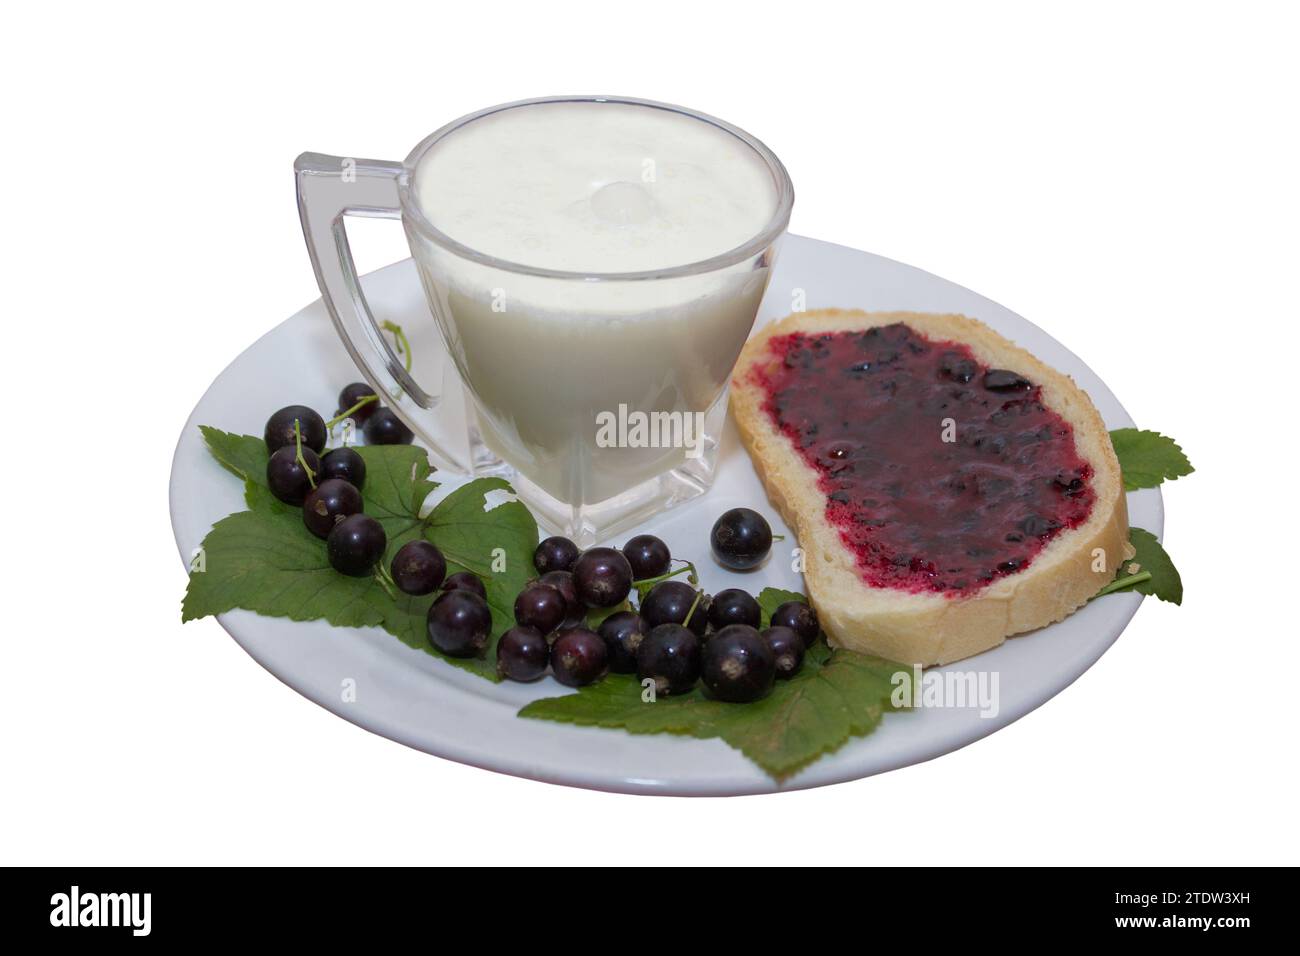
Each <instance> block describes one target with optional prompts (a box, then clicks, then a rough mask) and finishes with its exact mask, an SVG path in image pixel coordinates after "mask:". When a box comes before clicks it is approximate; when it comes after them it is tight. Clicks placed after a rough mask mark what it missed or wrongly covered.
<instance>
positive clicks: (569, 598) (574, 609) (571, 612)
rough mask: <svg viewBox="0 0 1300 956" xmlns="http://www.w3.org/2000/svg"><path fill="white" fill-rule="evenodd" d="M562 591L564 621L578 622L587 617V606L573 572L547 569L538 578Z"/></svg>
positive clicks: (566, 622) (568, 622)
mask: <svg viewBox="0 0 1300 956" xmlns="http://www.w3.org/2000/svg"><path fill="white" fill-rule="evenodd" d="M537 580H538V581H539V582H541V583H542V584H548V585H550V586H551V587H553V588H555V590H557V591H559V592H560V596H561V597H562V598H564V623H565V624H577V623H580V622H582V621H584V620H586V617H587V606H586V605H585V604H583V603H582V600H581V599H580V598H579V597H578V587H577V585H575V584H574V583H573V574H572V573H571V572H569V571H547V572H546V573H545V574H543V575H542V576H541V577H540V578H538V579H537Z"/></svg>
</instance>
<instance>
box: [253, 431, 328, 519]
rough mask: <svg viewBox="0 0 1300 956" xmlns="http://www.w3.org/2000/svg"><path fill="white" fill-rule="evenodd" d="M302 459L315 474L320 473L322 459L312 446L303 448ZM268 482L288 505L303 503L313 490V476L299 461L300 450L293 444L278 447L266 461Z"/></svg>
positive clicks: (273, 490) (272, 492)
mask: <svg viewBox="0 0 1300 956" xmlns="http://www.w3.org/2000/svg"><path fill="white" fill-rule="evenodd" d="M302 460H303V461H305V462H306V463H307V467H308V468H310V469H311V470H312V473H313V474H320V468H321V464H320V459H319V458H317V457H316V453H315V452H314V451H312V450H311V449H310V448H306V447H304V448H303V450H302ZM266 484H267V487H268V488H270V489H271V494H273V495H275V496H276V497H277V498H279V499H280V500H281V501H283V502H284V503H285V504H287V505H301V504H302V503H303V502H304V501H306V500H307V495H308V494H309V493H310V492H311V478H310V477H308V475H307V471H306V469H304V468H303V467H302V465H301V464H300V463H299V462H298V452H297V449H296V448H294V446H293V445H287V446H285V447H284V448H280V449H277V450H276V452H275V453H274V454H273V455H271V458H270V460H268V461H267V463H266Z"/></svg>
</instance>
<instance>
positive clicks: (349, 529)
mask: <svg viewBox="0 0 1300 956" xmlns="http://www.w3.org/2000/svg"><path fill="white" fill-rule="evenodd" d="M387 547H388V535H386V534H385V533H384V526H383V525H381V524H380V523H379V522H378V521H376V520H375V519H374V518H372V517H370V516H369V515H363V514H357V515H352V516H350V517H347V518H344V519H343V520H342V521H340V522H339V523H338V524H336V525H335V526H334V530H333V531H331V532H330V535H329V537H328V538H326V539H325V550H326V552H327V553H328V554H329V559H330V564H331V565H332V566H333V567H334V570H335V571H341V572H342V573H344V574H348V575H351V576H352V577H354V578H361V577H365V576H366V575H367V574H369V573H370V572H371V571H372V570H373V569H374V567H375V565H376V564H378V563H379V562H380V560H381V559H382V558H383V557H384V549H385V548H387Z"/></svg>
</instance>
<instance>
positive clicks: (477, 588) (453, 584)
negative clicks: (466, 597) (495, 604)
mask: <svg viewBox="0 0 1300 956" xmlns="http://www.w3.org/2000/svg"><path fill="white" fill-rule="evenodd" d="M442 589H443V590H444V591H468V592H469V593H470V594H477V595H478V596H479V597H481V598H482V599H483V600H485V601H486V600H487V588H485V587H484V586H483V580H482V579H481V578H480V577H479V576H478V575H477V574H475V573H474V572H473V571H457V572H456V573H455V574H449V575H448V576H447V580H445V581H443V582H442Z"/></svg>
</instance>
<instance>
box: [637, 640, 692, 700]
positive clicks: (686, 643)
mask: <svg viewBox="0 0 1300 956" xmlns="http://www.w3.org/2000/svg"><path fill="white" fill-rule="evenodd" d="M636 676H637V679H638V680H646V679H647V678H649V679H650V680H653V681H654V682H655V694H657V695H661V696H664V697H667V696H670V695H673V694H687V693H690V690H691V688H692V687H694V686H695V682H696V681H697V680H699V678H700V639H699V637H698V636H697V635H696V634H695V633H694V632H692V631H689V630H687V629H686V628H684V627H682V626H681V625H680V624H660V625H659V626H658V627H656V628H654V629H653V630H652V631H651V632H650V633H649V634H647V635H646V636H645V640H643V641H642V642H641V646H640V647H639V648H638V649H637V652H636Z"/></svg>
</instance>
